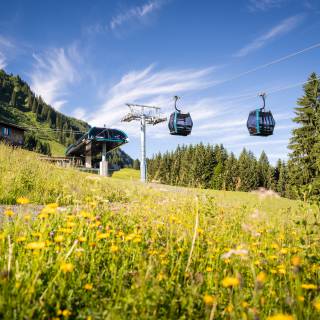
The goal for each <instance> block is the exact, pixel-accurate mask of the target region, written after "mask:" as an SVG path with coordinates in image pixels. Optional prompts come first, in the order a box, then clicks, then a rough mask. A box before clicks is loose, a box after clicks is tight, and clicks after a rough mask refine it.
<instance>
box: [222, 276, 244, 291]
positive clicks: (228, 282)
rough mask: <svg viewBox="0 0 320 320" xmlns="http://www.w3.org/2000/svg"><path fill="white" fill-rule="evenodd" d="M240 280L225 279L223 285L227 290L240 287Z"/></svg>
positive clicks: (233, 278)
mask: <svg viewBox="0 0 320 320" xmlns="http://www.w3.org/2000/svg"><path fill="white" fill-rule="evenodd" d="M239 283H240V282H239V279H238V278H235V277H225V278H224V279H223V280H222V285H223V286H224V287H225V288H228V287H236V286H238V285H239Z"/></svg>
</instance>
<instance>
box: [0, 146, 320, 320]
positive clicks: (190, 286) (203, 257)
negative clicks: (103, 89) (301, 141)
mask: <svg viewBox="0 0 320 320" xmlns="http://www.w3.org/2000/svg"><path fill="white" fill-rule="evenodd" d="M3 153H6V154H9V157H4V156H3ZM0 155H1V157H0V166H1V168H5V171H1V172H4V173H5V175H4V177H5V179H6V181H9V179H12V180H10V181H11V182H12V183H16V182H17V183H19V184H20V187H17V188H15V187H14V186H10V189H9V190H7V191H5V190H4V189H1V197H2V199H4V200H5V201H6V202H11V203H14V202H15V201H16V198H15V197H18V196H25V197H28V198H30V200H32V201H33V202H35V203H47V205H46V206H45V207H44V208H43V209H41V210H40V209H38V211H37V212H35V213H33V212H31V211H30V210H31V209H30V207H29V205H27V204H25V205H21V206H20V207H18V208H16V207H15V208H14V209H13V210H9V209H8V208H6V209H5V210H2V213H1V231H0V252H1V255H0V270H1V273H0V317H1V318H4V319H67V318H69V319H88V320H89V319H206V318H207V319H284V320H285V319H287V320H288V319H318V318H319V315H320V313H319V310H320V296H319V274H320V267H319V258H320V254H319V240H320V239H319V224H320V221H319V208H317V207H315V206H313V207H312V206H308V205H307V204H299V203H296V202H293V201H288V200H285V199H275V198H266V199H259V198H258V197H257V196H255V195H252V194H244V193H232V192H229V193H223V192H211V191H201V190H196V189H193V190H192V189H174V188H166V187H161V188H157V189H154V188H151V187H149V186H146V187H144V186H143V185H141V184H140V183H138V182H130V181H127V182H126V181H120V180H117V179H97V178H95V179H92V178H91V176H90V175H86V174H79V173H78V172H76V171H73V170H62V169H58V168H55V167H53V166H50V165H48V164H47V163H41V162H40V163H39V162H38V161H37V160H36V159H35V158H34V156H33V155H32V154H29V153H24V152H22V151H20V150H14V151H11V150H9V149H8V148H7V147H3V146H2V147H1V149H0ZM8 159H9V160H8ZM22 160H23V161H22ZM9 162H10V163H11V164H14V166H17V169H16V170H13V169H11V170H10V172H11V175H10V174H9V173H8V171H9V168H10V167H11V168H12V166H9ZM30 171H31V172H32V173H29V177H30V178H29V179H30V181H31V182H28V183H30V185H31V187H30V188H27V187H26V186H28V183H27V182H26V181H29V179H24V178H23V177H24V174H25V172H27V173H28V172H30ZM51 180H53V182H52V181H51ZM3 185H4V184H3V181H2V178H1V188H2V186H3ZM46 188H50V190H51V192H52V193H53V194H54V196H52V197H51V196H50V194H51V193H45V196H44V197H41V196H40V195H38V192H42V191H43V190H45V189H46ZM92 188H94V189H95V191H93V190H91V189H92ZM117 188H118V189H117ZM16 190H18V191H16ZM115 190H117V191H116V195H117V196H114V195H113V194H114V192H115ZM3 191H4V192H5V194H4V195H3V193H2V192H3ZM23 191H25V192H23ZM110 192H111V195H112V196H110ZM69 193H71V194H72V199H73V200H72V201H69V200H68V201H66V200H65V199H69V198H68V197H67V196H68V194H69ZM61 194H63V196H61ZM97 195H99V197H98V198H97V197H96V196H97ZM119 195H120V196H119ZM108 197H109V198H110V199H112V201H110V200H109V201H105V200H106V199H108ZM51 200H54V201H57V202H58V203H59V205H58V203H51V204H48V201H51ZM18 201H20V202H27V200H26V199H19V200H18ZM60 201H61V203H60ZM66 204H68V205H66Z"/></svg>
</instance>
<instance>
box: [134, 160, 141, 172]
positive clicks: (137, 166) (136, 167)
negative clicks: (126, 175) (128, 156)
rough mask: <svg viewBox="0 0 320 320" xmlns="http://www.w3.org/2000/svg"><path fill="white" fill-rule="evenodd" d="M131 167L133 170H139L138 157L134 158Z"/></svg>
mask: <svg viewBox="0 0 320 320" xmlns="http://www.w3.org/2000/svg"><path fill="white" fill-rule="evenodd" d="M132 168H133V169H135V170H140V160H139V159H135V160H134V161H133V165H132Z"/></svg>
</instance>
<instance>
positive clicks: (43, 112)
mask: <svg viewBox="0 0 320 320" xmlns="http://www.w3.org/2000/svg"><path fill="white" fill-rule="evenodd" d="M0 120H2V121H6V122H10V123H14V124H17V125H20V126H23V127H26V128H28V129H29V130H28V132H27V136H28V135H32V136H34V137H35V139H36V140H37V141H42V142H48V143H49V145H50V147H51V152H52V154H53V155H63V154H64V150H65V146H67V145H69V144H71V143H73V142H75V141H76V140H77V139H78V138H79V137H80V136H81V135H82V134H83V133H84V132H86V131H87V130H88V129H89V128H90V126H89V124H88V123H86V122H84V121H82V120H78V119H75V118H72V117H68V116H66V115H64V114H62V113H60V112H58V111H56V110H55V109H54V108H52V107H51V106H50V105H48V104H46V103H45V102H44V101H43V99H42V98H41V97H40V96H36V95H35V94H34V93H33V92H32V91H31V89H30V87H29V85H28V84H27V83H26V82H25V81H23V80H22V79H21V78H20V77H19V76H13V75H9V74H7V73H5V71H3V70H0Z"/></svg>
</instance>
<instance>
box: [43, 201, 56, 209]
mask: <svg viewBox="0 0 320 320" xmlns="http://www.w3.org/2000/svg"><path fill="white" fill-rule="evenodd" d="M58 206H59V205H58V204H57V203H55V202H54V203H48V204H47V205H46V207H48V208H51V209H57V208H58Z"/></svg>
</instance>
